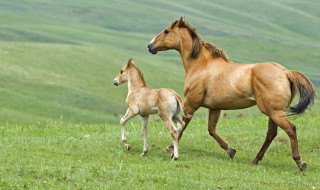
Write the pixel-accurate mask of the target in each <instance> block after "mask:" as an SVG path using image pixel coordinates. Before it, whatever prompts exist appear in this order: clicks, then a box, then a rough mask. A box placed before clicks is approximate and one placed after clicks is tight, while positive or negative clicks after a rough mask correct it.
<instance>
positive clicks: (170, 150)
mask: <svg viewBox="0 0 320 190" xmlns="http://www.w3.org/2000/svg"><path fill="white" fill-rule="evenodd" d="M163 151H164V152H166V153H169V154H171V155H173V147H172V146H171V145H169V146H167V147H166V148H165V149H164V150H163Z"/></svg>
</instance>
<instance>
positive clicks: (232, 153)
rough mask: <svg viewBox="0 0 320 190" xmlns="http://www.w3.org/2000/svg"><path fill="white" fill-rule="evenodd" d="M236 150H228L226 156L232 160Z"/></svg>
mask: <svg viewBox="0 0 320 190" xmlns="http://www.w3.org/2000/svg"><path fill="white" fill-rule="evenodd" d="M236 152H237V151H236V149H234V148H229V150H228V151H227V153H228V155H229V157H230V158H231V159H232V158H234V155H235V154H236Z"/></svg>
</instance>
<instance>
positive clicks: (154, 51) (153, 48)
mask: <svg viewBox="0 0 320 190" xmlns="http://www.w3.org/2000/svg"><path fill="white" fill-rule="evenodd" d="M148 49H149V52H150V53H152V54H157V53H158V50H157V48H156V47H154V46H152V45H151V44H148Z"/></svg>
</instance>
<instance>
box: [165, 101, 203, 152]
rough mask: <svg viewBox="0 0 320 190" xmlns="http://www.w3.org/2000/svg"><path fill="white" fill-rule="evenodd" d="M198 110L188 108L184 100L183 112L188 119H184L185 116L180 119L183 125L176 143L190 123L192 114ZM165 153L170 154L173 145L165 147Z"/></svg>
mask: <svg viewBox="0 0 320 190" xmlns="http://www.w3.org/2000/svg"><path fill="white" fill-rule="evenodd" d="M198 109H199V107H196V108H194V107H191V106H189V104H188V102H187V98H186V100H185V101H184V105H183V110H184V112H185V113H187V114H188V117H185V116H183V117H182V121H183V122H184V125H182V127H181V129H180V130H179V135H178V141H180V139H181V137H182V134H183V132H184V130H185V129H186V128H187V126H188V124H189V123H190V121H191V119H192V117H193V114H194V112H195V111H197V110H198ZM165 151H166V152H168V153H171V152H172V151H173V143H172V144H170V145H169V146H167V147H166V148H165Z"/></svg>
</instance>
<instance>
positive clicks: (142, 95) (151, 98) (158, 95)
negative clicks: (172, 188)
mask: <svg viewBox="0 0 320 190" xmlns="http://www.w3.org/2000/svg"><path fill="white" fill-rule="evenodd" d="M125 82H128V95H127V99H126V103H127V105H128V109H127V111H126V114H125V115H124V116H123V117H122V118H121V120H120V126H121V133H122V137H121V138H122V142H123V144H124V146H125V148H126V149H128V150H130V148H131V146H130V144H128V143H127V138H126V135H125V123H126V122H127V121H128V120H129V119H131V118H133V117H134V116H136V115H138V114H139V115H140V116H141V117H142V118H143V120H142V134H143V139H144V145H143V152H142V154H141V156H144V155H145V154H146V153H147V152H148V145H147V125H148V118H149V115H150V114H156V113H157V114H159V116H160V118H161V119H162V120H163V121H164V123H165V125H166V126H167V128H168V129H169V131H170V133H171V136H172V138H173V146H174V151H173V154H172V157H173V160H177V159H178V137H179V131H180V129H181V128H182V127H184V122H183V121H182V120H181V119H180V118H179V112H180V111H182V112H183V108H182V101H181V98H180V96H179V95H178V93H176V92H175V91H174V90H172V89H168V88H160V89H152V88H148V87H146V83H145V81H144V78H143V76H142V73H141V71H140V70H139V69H138V68H137V67H136V66H135V65H134V63H133V59H132V58H131V59H129V61H128V63H127V65H126V66H124V67H123V68H122V69H121V70H120V73H119V74H118V75H117V77H116V78H115V79H114V80H113V84H114V85H115V86H118V85H121V84H123V83H125ZM173 122H175V123H176V124H177V126H178V129H176V127H175V126H174V124H173Z"/></svg>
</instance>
